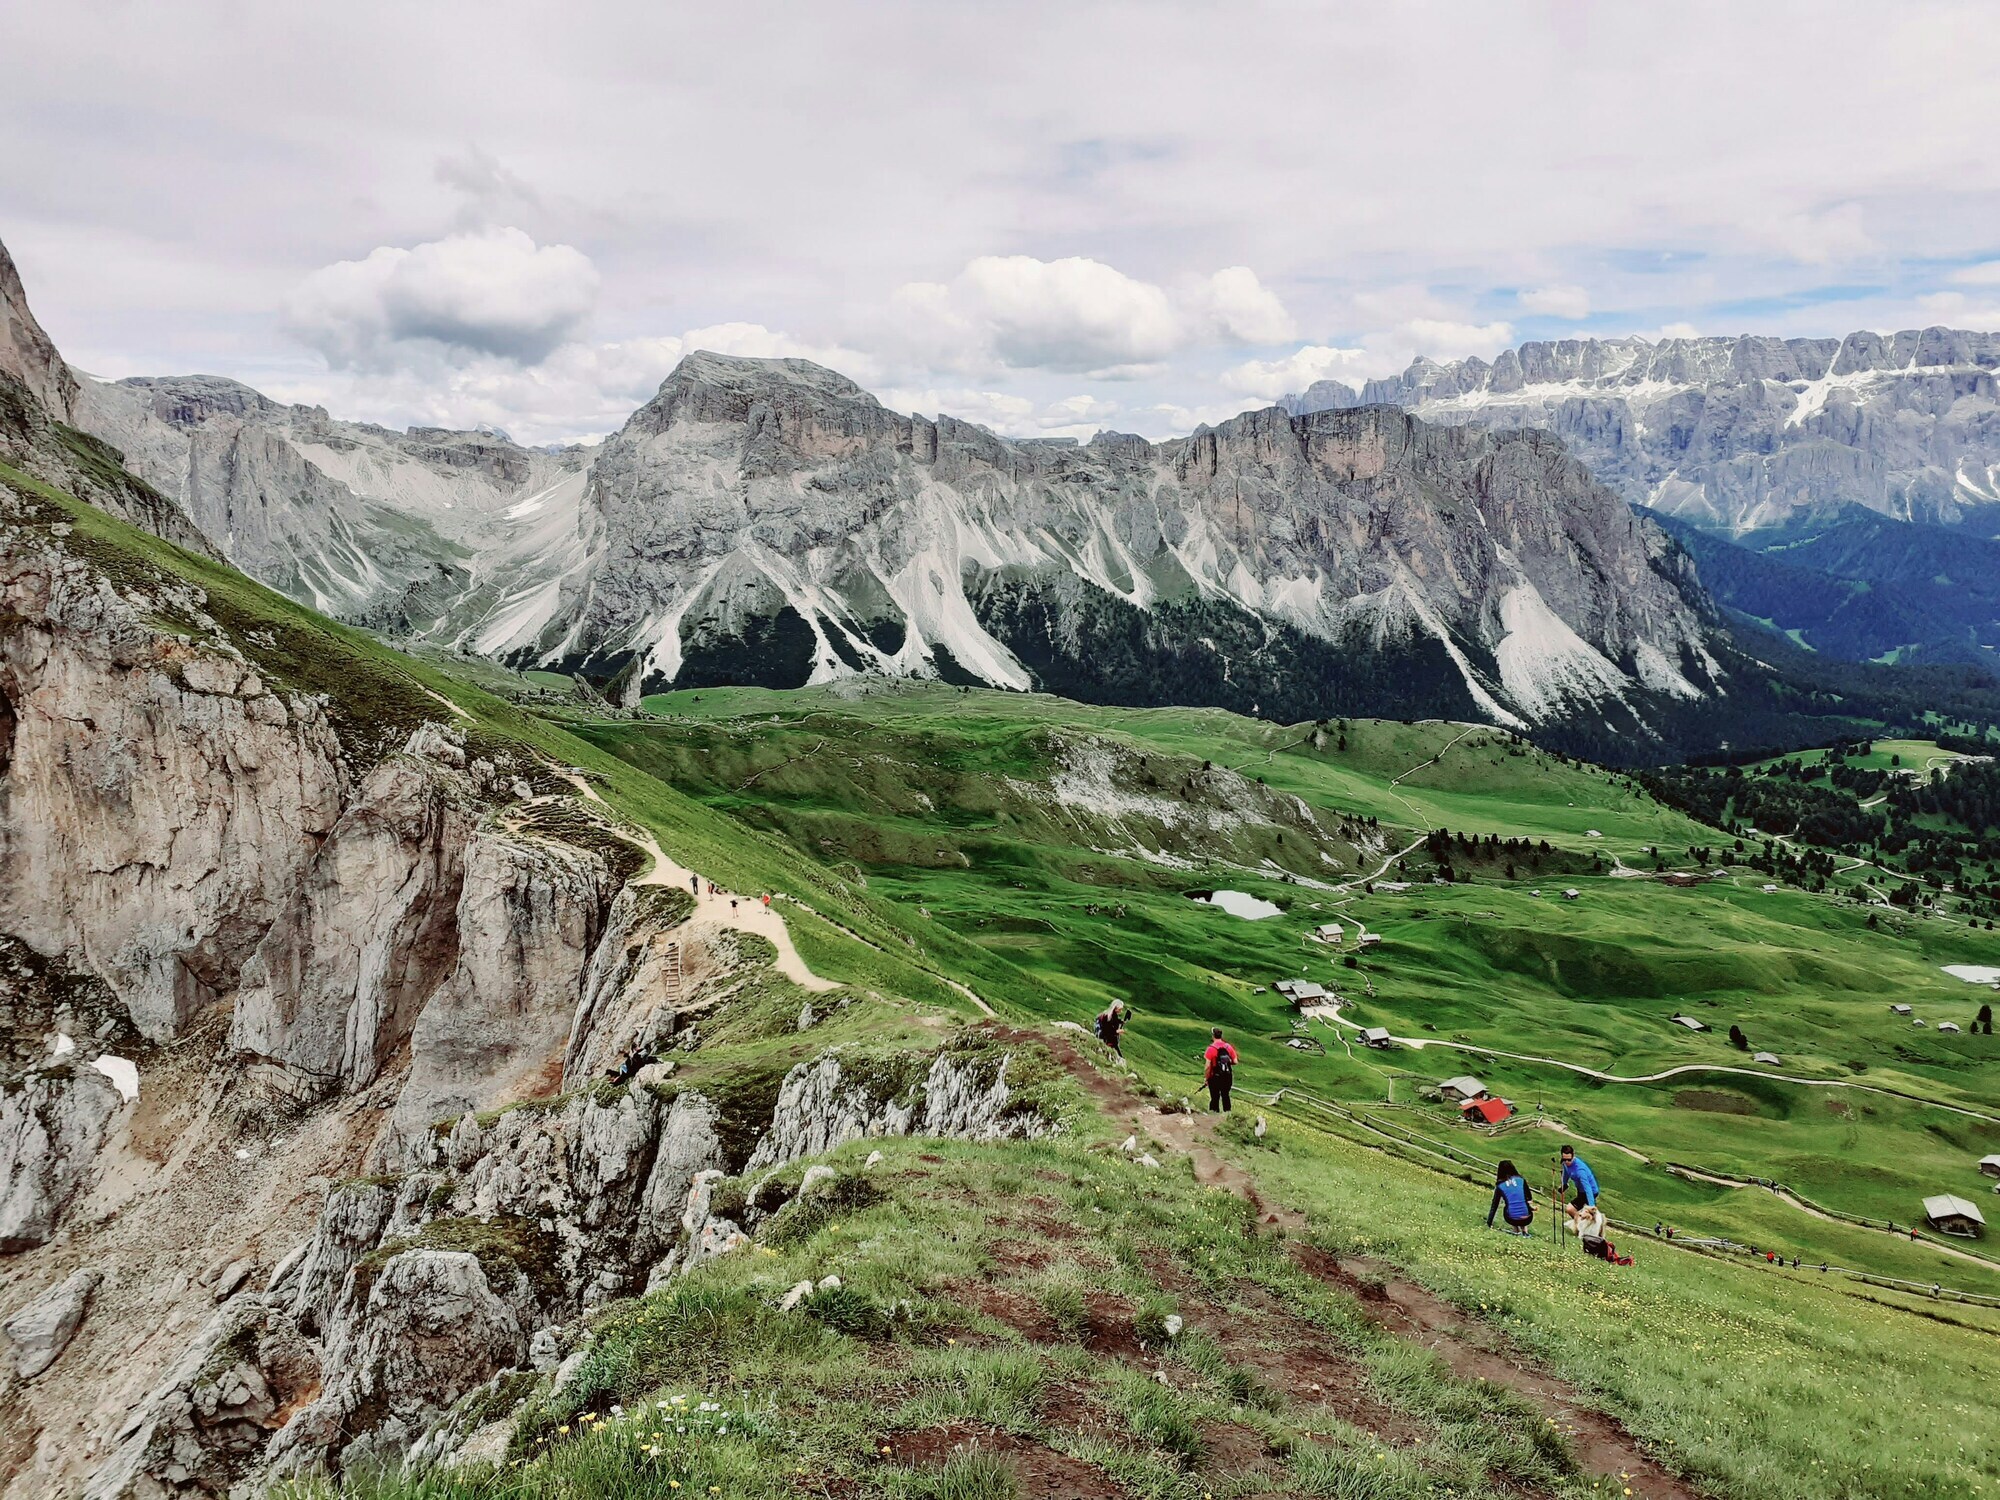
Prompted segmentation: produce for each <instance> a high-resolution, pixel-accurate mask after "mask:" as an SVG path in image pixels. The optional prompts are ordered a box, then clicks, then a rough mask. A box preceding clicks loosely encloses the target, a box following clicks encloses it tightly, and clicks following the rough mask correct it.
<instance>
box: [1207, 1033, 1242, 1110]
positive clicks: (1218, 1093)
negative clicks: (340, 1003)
mask: <svg viewBox="0 0 2000 1500" xmlns="http://www.w3.org/2000/svg"><path fill="white" fill-rule="evenodd" d="M1210 1037H1211V1040H1210V1041H1209V1044H1208V1050H1207V1051H1206V1052H1204V1053H1202V1059H1203V1060H1204V1061H1205V1062H1206V1063H1207V1064H1208V1066H1207V1067H1206V1068H1205V1069H1204V1070H1203V1072H1202V1075H1201V1076H1202V1081H1203V1082H1204V1083H1206V1084H1207V1085H1208V1110H1209V1113H1210V1114H1225V1115H1226V1114H1228V1113H1229V1092H1230V1090H1231V1089H1233V1088H1235V1087H1236V1049H1235V1048H1234V1047H1232V1046H1230V1045H1229V1043H1227V1042H1225V1041H1224V1040H1223V1039H1222V1028H1221V1027H1220V1026H1217V1027H1216V1028H1215V1029H1214V1030H1213V1031H1212V1032H1211V1033H1210Z"/></svg>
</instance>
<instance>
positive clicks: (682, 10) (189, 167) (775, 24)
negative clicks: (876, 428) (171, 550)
mask: <svg viewBox="0 0 2000 1500" xmlns="http://www.w3.org/2000/svg"><path fill="white" fill-rule="evenodd" d="M0 35H4V36H5V38H6V41H7V50H8V52H9V54H10V56H11V57H13V58H14V59H15V60H16V65H15V66H13V67H10V69H9V73H8V86H7V89H6V90H5V91H4V93H0V240H4V242H5V243H6V244H7V246H8V247H9V249H10V250H11V251H12V252H13V254H14V257H15V259H16V261H17V262H18V263H19V265H20V268H21V271H22V275H23V278H24V280H25V281H26V284H27V288H28V292H29V296H30V299H31V301H32V303H33V305H34V307H35V310H36V313H37V315H38V316H39V317H40V319H41V321H42V323H43V324H44V325H45V326H46V327H47V329H48V330H49V332H50V334H51V335H52V336H53V337H54V339H55V340H56V343H57V345H58V346H59V347H60V348H61V349H62V350H63V351H64V353H65V354H66V355H67V356H68V358H69V359H70V361H71V362H72V363H73V364H75V365H77V366H78V367H80V368H82V369H84V370H88V371H90V372H92V373H94V374H97V375H100V376H104V377H107V378H117V377H123V376H126V375H135V374H151V375H166V374H185V373H191V372H203V373H211V374H221V375H229V376H233V377H235V378H237V379H239V380H243V381H245V382H247V383H249V384H252V385H254V386H256V387H258V388H259V389H260V390H263V391H265V392H266V393H267V394H270V395H272V396H275V397H278V398H280V399H284V400H292V401H300V402H308V403H313V404H318V405H323V406H325V407H326V408H328V409H329V410H330V411H331V412H332V413H333V414H334V415H335V416H339V417H346V418H350V419H357V420H367V421H376V422H383V423H386V424H389V425H392V426H404V425H413V424H414V425H442V426H454V427H470V426H475V425H489V426H495V427H499V428H503V429H505V430H507V431H508V432H510V433H511V434H513V435H514V436H515V437H516V438H519V439H520V440H522V441H526V442H534V443H546V442H563V441H571V440H579V439H588V438H591V437H593V436H597V435H601V434H603V433H605V432H608V431H612V430H615V429H616V428H617V427H618V426H619V425H620V424H621V423H622V422H623V421H624V420H625V418H626V417H627V416H628V415H629V414H630V413H631V411H632V410H633V409H634V408H635V407H637V406H638V405H640V404H641V403H643V402H644V401H645V400H646V399H647V398H648V397H649V396H650V395H651V394H652V393H653V391H654V390H655V389H657V387H658V384H659V382H660V380H661V379H662V378H663V377H664V376H665V375H666V374H667V373H668V372H669V371H670V370H671V369H672V368H673V365H674V363H675V362H676V361H677V360H678V359H679V358H680V356H681V355H682V354H683V353H684V352H686V351H688V350H692V349H696V348H708V349H715V350H719V351H721V352H724V353H734V354H747V355H773V356H780V355H782V356H800V357H805V358H811V359H816V360H819V361H820V362H821V363H824V364H828V365H831V366H832V367H834V368H835V369H838V370H841V371H842V372H843V373H845V374H848V375H850V376H852V377H853V378H854V379H856V380H857V381H859V382H860V383H861V384H863V385H864V386H866V387H867V388H868V389H869V390H871V391H873V392H875V393H876V394H877V395H879V396H880V397H881V398H882V399H883V400H884V401H885V402H886V403H888V404H889V405H891V406H893V407H895V408H897V409H899V410H902V411H914V412H921V413H923V414H924V415H927V416H929V415H935V414H937V413H938V412H939V411H945V412H949V413H951V414H953V415H955V416H959V417H964V418H968V419H970V420H973V421H977V422H982V423H985V424H986V425H988V426H990V427H992V428H994V429H995V430H998V431H1002V432H1006V433H1009V434H1012V435H1018V436H1053V437H1064V436H1069V437H1088V436H1089V435H1090V434H1091V433H1093V432H1096V431H1098V430H1100V429H1104V428H1109V429H1113V430H1117V431H1124V432H1138V433H1142V434H1144V435H1147V436H1150V437H1161V436H1168V435H1172V434H1175V433H1182V432H1186V431H1189V430H1191V429H1192V428H1193V427H1194V426H1195V425H1197V424H1199V423H1202V422H1214V421H1219V420H1221V419H1223V418H1225V417H1227V416H1229V415H1232V414H1234V413H1235V412H1237V411H1240V410H1244V409H1246V408H1250V407H1256V406H1263V405H1268V404H1269V403H1270V402H1271V401H1272V400H1274V399H1275V398H1277V397H1278V396H1280V395H1282V394H1284V393H1286V392H1287V391H1294V390H1299V389H1302V388H1303V387H1305V386H1306V385H1308V384H1310V383H1311V382H1312V381H1313V380H1315V379H1320V378H1334V379H1341V380H1345V381H1347V382H1349V383H1356V382H1358V381H1360V380H1364V379H1367V378H1371V377H1376V376H1384V375H1390V374H1394V373H1396V372H1398V371H1400V370H1401V369H1402V368H1403V367H1404V366H1406V365H1407V364H1408V362H1409V361H1410V359H1411V358H1412V357H1414V356H1417V355H1425V356H1429V357H1431V358H1436V359H1450V358H1456V357H1461V356H1465V355H1478V356H1481V357H1483V358H1491V357H1492V356H1493V355H1494V354H1495V353H1497V352H1498V351H1499V350H1501V349H1503V348H1506V347H1509V346H1511V345H1513V344H1516V343H1519V342H1520V341H1522V340H1526V339H1546V338H1566V337H1577V336H1583V335H1606V336H1609V335H1625V334H1639V335H1642V336H1645V337H1649V338H1659V337H1670V336H1675V335H1681V334H1689V333H1704V334H1738V333H1770V334H1781V335H1814V336H1837V335H1840V334H1844V333H1847V332H1849V331H1852V330H1854V329H1857V328H1876V329H1882V330H1893V329H1897V328H1908V327H1921V326H1926V325H1929V324H1934V323H1943V324H1948V325H1951V326H1955V327H1966V328H1978V329H1996V328H2000V151H1995V150H1994V149H1993V146H1992V141H1993V134H1994V128H1995V111H1994V101H1995V98H1996V88H1995V82H1994V72H1993V60H1994V59H1995V58H2000V6H1994V5H1989V4H1983V3H1971V4H1951V3H1921V0H1918V3H1910V0H1902V3H1898V4H1896V5H1894V6H1888V5H1881V4H1872V3H1871V4H1846V3H1840V0H1818V3H1813V4H1797V5H1794V4H1786V3H1778V0H1758V3H1755V4H1742V3H1730V4H1716V5H1709V4H1685V3H1660V0H1648V3H1646V4H1644V5H1622V4H1592V3H1586V0H1550V3H1535V4H1526V3H1521V4H1508V3H1504V0H1498V3H1496V0H1482V3H1463V4H1458V3H1453V4H1425V3H1398V4H1388V5H1384V4H1375V5H1364V4H1339V5H1334V4H1308V3H1303V0H1291V3H1252V0H1232V3H1227V4H1184V3H1176V0H1151V3H1147V4H1141V5H1124V4H1089V3H1083V0H1069V3H1063V4H1039V3H1017V0H984V3H980V4H964V5H959V4H946V3H933V4H917V3H898V0H871V3H866V4H853V3H846V0H809V3H808V0H795V3H785V4H758V3H740V0H739V3H734V4H731V5H727V6H721V5H714V6H696V5H687V4H661V3H659V0H633V3H623V0H621V3H605V0H597V3H592V0H573V3H571V4H567V5H563V6H551V5H546V4H543V5H524V4H515V3H511V0H480V3H478V4H472V3H461V0H427V3H424V4H420V5H412V4H410V3H408V0H399V3H396V4H374V3H370V0H345V3H342V4H341V5H339V6H337V7H336V6H328V5H319V6H309V5H293V6H286V5H270V4H259V3H251V0H181V3H179V4H176V5H174V6H158V5H147V4H138V3H118V4H110V3H103V0H68V3H65V4H61V5H52V4H44V5H35V4H32V3H30V0H0ZM23 59H31V60H32V66H24V65H21V60H23Z"/></svg>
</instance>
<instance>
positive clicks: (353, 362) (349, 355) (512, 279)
mask: <svg viewBox="0 0 2000 1500" xmlns="http://www.w3.org/2000/svg"><path fill="white" fill-rule="evenodd" d="M597 287H598V277H597V271H596V268H595V267H593V266H592V265H591V263H590V259H589V257H588V256H586V255H584V254H583V252H582V251H580V250H577V249H575V248H573V247H571V246H569V245H537V244H536V243H535V242H534V240H532V239H531V238H529V236H528V235H527V234H525V233H524V232H523V231H521V230H519V229H487V230H479V231H473V232H468V233H464V234H454V235H450V236H448V237H446V238H444V239H441V240H431V241H428V242H426V243H424V244H420V245H416V246H413V247H411V248H409V249H402V248H400V247H398V246H394V245H383V246H381V247H379V248H378V249H376V250H373V251H371V252H370V253H369V254H368V255H367V257H366V258H364V259H362V260H343V261H336V262H335V263H334V264H332V265H330V266H322V267H321V268H320V269H319V270H317V271H315V272H313V273H312V275H310V276H308V277H307V278H306V279H305V280H304V281H303V282H301V283H300V284H299V287H298V289H297V290H296V291H295V292H293V294H292V296H291V297H290V298H289V299H288V301H287V303H286V306H285V320H286V323H287V325H288V326H289V327H290V329H291V330H292V332H293V333H294V334H295V335H296V336H297V337H298V338H300V339H301V340H303V341H304V342H305V343H307V344H308V345H310V346H311V347H313V348H315V349H317V350H319V352H320V353H321V354H323V355H325V356H326V359H327V362H328V363H329V364H332V365H334V366H337V367H347V366H352V367H357V368H382V367H387V366H392V365H395V364H397V363H400V362H403V361H404V360H406V359H407V358H408V357H409V351H408V349H407V348H406V347H404V346H408V345H413V344H414V345H428V346H431V347H432V348H433V349H436V350H440V351H445V352H448V353H450V354H452V355H454V356H459V357H474V356H479V355H493V356H496V357H499V358H502V359H511V360H515V361H518V362H520V363H523V364H534V363H537V362H538V361H540V360H543V359H546V358H547V357H548V356H549V355H550V354H551V353H553V352H554V351H555V350H556V349H557V348H559V347H560V346H561V345H563V344H564V343H567V342H569V341H570V340H571V339H572V338H574V336H575V335H576V333H577V332H578V331H579V330H580V329H581V327H582V325H583V324H584V322H585V321H586V320H587V319H588V318H589V316H590V313H591V309H592V307H593V306H594V304H595V303H596V300H597Z"/></svg>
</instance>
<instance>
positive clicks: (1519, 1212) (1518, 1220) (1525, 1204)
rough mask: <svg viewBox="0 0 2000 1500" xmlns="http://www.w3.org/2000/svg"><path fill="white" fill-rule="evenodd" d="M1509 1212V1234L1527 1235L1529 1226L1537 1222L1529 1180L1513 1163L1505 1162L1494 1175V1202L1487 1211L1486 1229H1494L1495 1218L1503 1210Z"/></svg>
mask: <svg viewBox="0 0 2000 1500" xmlns="http://www.w3.org/2000/svg"><path fill="white" fill-rule="evenodd" d="M1503 1208H1504V1209H1505V1210H1506V1211H1507V1226H1506V1227H1507V1233H1509V1234H1526V1233H1527V1232H1528V1226H1529V1225H1530V1224H1532V1223H1534V1222H1535V1205H1534V1204H1533V1203H1532V1202H1531V1201H1530V1198H1529V1193H1528V1183H1527V1179H1526V1178H1524V1177H1522V1176H1521V1174H1520V1173H1519V1172H1517V1171H1515V1170H1514V1164H1513V1163H1512V1162H1511V1161H1503V1162H1501V1163H1500V1166H1499V1168H1498V1170H1497V1171H1495V1172H1494V1174H1493V1202H1492V1203H1491V1204H1489V1205H1488V1206H1487V1209H1486V1227H1487V1228H1488V1229H1491V1228H1492V1227H1493V1216H1494V1215H1495V1214H1496V1213H1498V1212H1500V1210H1501V1209H1503Z"/></svg>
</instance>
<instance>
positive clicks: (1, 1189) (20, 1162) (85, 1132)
mask: <svg viewBox="0 0 2000 1500" xmlns="http://www.w3.org/2000/svg"><path fill="white" fill-rule="evenodd" d="M122 1107H123V1101H122V1100H121V1099H120V1098H119V1095H118V1089H117V1086H116V1085H115V1084H113V1083H112V1081H111V1080H110V1079H109V1078H107V1077H105V1076H104V1074H103V1073H101V1072H99V1071H98V1070H97V1069H95V1068H89V1067H76V1066H73V1065H72V1064H71V1063H70V1062H68V1061H67V1060H65V1061H63V1062H59V1063H56V1064H54V1065H53V1066H50V1067H43V1068H35V1069H31V1070H30V1071H28V1072H27V1073H24V1074H22V1075H21V1076H20V1077H18V1078H17V1079H14V1080H12V1081H10V1082H9V1083H7V1084H6V1086H5V1087H0V1254H6V1253H11V1252H14V1251H18V1250H27V1249H31V1248H33V1247H34V1246H36V1245H45V1244H47V1243H48V1242H49V1239H50V1238H51V1237H52V1236H53V1235H54V1234H55V1232H56V1226H57V1225H58V1224H59V1223H60V1222H61V1221H62V1216H63V1213H64V1211H65V1210H66V1209H68V1207H69V1205H70V1203H71V1202H72V1201H73V1200H74V1199H75V1198H76V1197H77V1196H78V1194H79V1193H80V1192H81V1191H82V1190H83V1187H84V1185H85V1184H86V1183H87V1182H88V1181H89V1180H90V1177H91V1174H92V1169H93V1167H94V1166H95V1164H96V1161H97V1153H98V1151H99V1150H100V1149H102V1147H103V1145H104V1140H105V1136H106V1134H107V1133H108V1132H109V1130H110V1127H111V1122H112V1120H113V1119H114V1118H115V1117H116V1116H117V1114H118V1112H119V1110H120V1109H121V1108H122Z"/></svg>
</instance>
